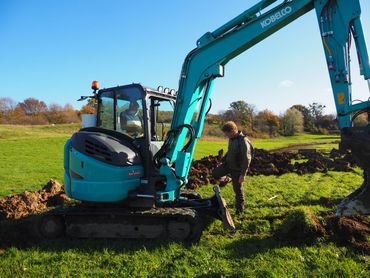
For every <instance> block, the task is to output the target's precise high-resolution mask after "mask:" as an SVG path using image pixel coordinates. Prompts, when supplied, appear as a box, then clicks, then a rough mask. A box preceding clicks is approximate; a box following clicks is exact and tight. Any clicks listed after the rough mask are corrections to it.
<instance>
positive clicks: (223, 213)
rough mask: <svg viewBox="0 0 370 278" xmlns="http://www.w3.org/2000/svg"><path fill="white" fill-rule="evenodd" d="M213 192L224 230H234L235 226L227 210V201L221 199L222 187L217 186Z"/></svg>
mask: <svg viewBox="0 0 370 278" xmlns="http://www.w3.org/2000/svg"><path fill="white" fill-rule="evenodd" d="M213 191H214V192H215V195H216V198H217V201H218V206H219V208H218V215H219V216H220V218H221V220H222V223H223V225H224V228H225V229H228V230H234V229H235V224H234V221H233V218H232V217H231V215H230V213H229V211H228V209H227V205H226V201H225V200H224V198H222V197H221V192H220V187H218V186H217V185H216V186H215V187H213Z"/></svg>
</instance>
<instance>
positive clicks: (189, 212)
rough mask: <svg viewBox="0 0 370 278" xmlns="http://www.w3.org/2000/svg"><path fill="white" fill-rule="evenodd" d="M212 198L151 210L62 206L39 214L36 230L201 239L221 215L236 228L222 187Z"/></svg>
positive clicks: (48, 233)
mask: <svg viewBox="0 0 370 278" xmlns="http://www.w3.org/2000/svg"><path fill="white" fill-rule="evenodd" d="M214 191H215V195H214V196H213V197H212V198H209V199H200V198H195V199H190V198H189V196H190V195H191V194H189V193H186V196H188V197H182V198H180V200H179V201H178V202H177V203H176V204H173V205H172V206H170V207H158V208H151V209H140V208H128V207H120V206H118V205H115V206H106V205H102V204H96V205H95V206H94V205H91V204H89V205H84V204H81V205H76V206H71V207H62V208H58V209H55V210H52V211H49V212H48V213H46V214H43V215H39V216H38V219H37V221H35V226H34V230H35V231H36V232H37V234H38V236H40V237H43V238H49V239H52V238H59V237H64V236H66V237H71V238H107V239H112V238H116V239H156V240H157V239H159V240H171V241H186V242H197V241H199V239H200V237H201V234H202V231H203V229H204V228H205V226H206V223H207V222H208V221H209V220H210V219H212V218H217V219H219V220H221V221H223V224H224V227H225V228H227V229H234V228H235V226H234V223H233V220H232V218H231V216H230V214H229V213H228V211H227V207H226V202H225V201H224V199H223V198H222V197H221V196H220V191H219V188H218V187H215V188H214Z"/></svg>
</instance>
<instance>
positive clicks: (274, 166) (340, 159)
mask: <svg viewBox="0 0 370 278" xmlns="http://www.w3.org/2000/svg"><path fill="white" fill-rule="evenodd" d="M222 156H223V150H220V151H219V153H218V155H217V156H213V155H210V156H207V157H204V158H202V159H200V160H195V161H193V164H192V167H191V169H190V174H189V183H188V188H191V189H196V188H198V187H200V186H203V185H207V184H209V183H211V184H219V185H221V186H222V185H223V184H222V181H221V180H215V179H214V178H213V177H212V171H213V169H214V168H215V167H217V165H219V164H221V163H222ZM302 159H303V160H305V161H304V162H298V161H297V162H295V163H292V160H302ZM355 166H356V163H355V161H354V159H353V157H352V155H351V154H350V153H345V154H341V153H340V152H339V151H338V150H336V149H333V150H332V151H331V152H330V153H324V152H319V151H316V150H300V151H298V152H297V153H291V152H269V151H266V150H263V149H255V155H254V158H253V160H252V163H251V165H250V169H249V171H248V175H250V176H255V175H265V176H269V175H276V176H279V175H282V174H286V173H297V174H298V175H304V174H308V173H316V172H322V173H326V172H327V171H342V172H343V171H344V172H349V171H352V170H353V167H355Z"/></svg>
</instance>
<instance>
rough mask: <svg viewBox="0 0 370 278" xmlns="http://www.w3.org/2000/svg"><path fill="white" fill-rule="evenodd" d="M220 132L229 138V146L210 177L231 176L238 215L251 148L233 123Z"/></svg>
mask: <svg viewBox="0 0 370 278" xmlns="http://www.w3.org/2000/svg"><path fill="white" fill-rule="evenodd" d="M221 130H222V131H223V133H224V134H225V136H226V137H227V138H229V146H228V151H227V153H226V155H225V157H224V159H223V160H224V162H223V163H222V164H221V165H219V166H218V167H216V168H215V169H214V171H213V173H212V175H213V177H214V178H216V179H220V178H221V177H224V176H226V175H230V176H231V180H232V184H233V188H234V192H235V207H236V213H237V214H240V213H241V212H242V211H243V210H244V193H243V183H244V181H245V176H246V175H247V171H248V168H249V165H250V162H251V160H252V156H253V146H252V144H251V142H250V141H249V139H248V138H247V137H246V136H245V135H243V133H242V132H240V131H238V127H237V125H236V124H235V123H234V122H232V121H230V122H227V123H226V124H224V126H223V127H222V129H221Z"/></svg>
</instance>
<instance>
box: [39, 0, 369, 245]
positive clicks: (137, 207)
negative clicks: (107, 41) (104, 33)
mask: <svg viewBox="0 0 370 278" xmlns="http://www.w3.org/2000/svg"><path fill="white" fill-rule="evenodd" d="M312 10H314V11H315V12H316V15H317V19H318V26H319V30H320V36H321V40H322V43H323V49H324V52H325V57H326V61H327V68H328V72H329V76H330V80H331V85H332V89H333V97H334V101H335V105H336V109H337V119H338V122H339V126H340V129H341V145H340V147H341V149H342V150H351V151H352V154H353V156H354V157H355V159H356V160H357V162H358V164H359V165H360V166H361V167H362V168H363V170H364V173H365V177H366V178H365V181H364V184H363V185H362V186H361V187H360V188H359V189H357V190H356V191H355V192H353V193H352V194H351V195H349V196H348V197H347V198H345V199H344V200H343V201H342V203H341V204H340V205H339V207H338V209H337V214H338V215H339V216H342V215H345V216H351V215H358V214H361V215H366V214H370V186H369V184H368V175H369V169H370V127H369V126H365V127H354V125H353V122H354V119H355V118H356V117H358V116H359V115H360V114H362V113H367V114H369V113H370V101H368V100H366V101H362V102H359V103H357V102H356V103H354V102H353V100H352V92H351V67H350V47H351V43H352V42H354V44H355V46H356V49H357V55H358V61H359V65H360V73H361V75H363V77H364V79H365V80H367V82H368V84H369V89H370V82H369V79H370V65H369V56H368V53H367V49H366V42H365V37H364V33H363V29H362V25H361V19H360V16H361V7H360V1H359V0H285V1H283V0H280V1H279V0H263V1H260V2H258V3H257V4H256V5H254V6H253V7H251V8H250V9H248V10H246V11H244V12H243V13H242V14H240V15H239V16H237V17H236V18H234V19H232V20H231V21H229V22H227V23H226V24H225V25H223V26H221V27H220V28H218V29H217V30H215V31H213V32H207V33H205V34H204V35H203V36H202V37H201V38H200V39H199V40H198V41H197V43H196V48H195V49H194V50H192V51H191V52H190V53H189V54H188V55H187V57H186V59H185V61H184V64H183V67H182V71H181V74H180V81H179V88H178V89H177V90H174V89H172V90H170V89H168V88H163V87H161V86H160V87H158V88H157V89H151V88H148V87H145V86H142V85H140V84H130V85H125V86H118V87H113V88H107V89H99V88H98V84H97V82H93V86H92V89H93V94H92V95H91V96H85V97H82V99H86V98H88V97H90V98H93V99H94V101H96V104H97V113H96V122H95V123H94V124H93V126H90V127H86V128H82V129H81V130H79V131H78V132H77V133H75V134H73V136H72V137H71V139H70V140H68V141H67V143H66V144H65V150H64V169H65V175H64V176H65V187H64V188H65V191H66V193H67V195H68V196H69V197H71V198H72V199H75V200H79V201H81V202H80V204H79V205H76V206H71V207H67V208H59V209H56V210H53V211H52V212H50V213H49V214H47V215H46V216H44V217H43V219H42V221H40V232H41V233H42V235H43V236H45V237H49V238H53V237H58V236H62V235H67V236H71V237H78V238H91V237H92V238H146V239H157V238H165V239H171V240H184V241H197V240H199V238H200V235H201V233H202V230H203V228H204V223H206V222H207V221H206V219H210V218H217V219H220V220H222V221H223V224H224V227H225V228H231V229H232V228H234V224H233V221H232V218H231V217H230V214H229V213H228V211H227V207H226V203H225V201H224V200H223V198H222V197H221V195H220V190H219V188H218V187H217V186H216V187H214V191H215V195H214V196H213V197H212V198H206V199H203V198H202V197H201V196H199V195H198V194H196V193H194V192H186V191H184V190H183V188H184V187H185V185H186V184H187V182H188V173H189V169H190V166H191V163H192V160H193V155H194V150H195V146H196V143H197V140H198V138H200V137H201V134H202V128H203V123H204V119H205V117H206V114H207V112H208V111H209V109H210V106H211V101H210V97H211V92H212V88H213V84H214V81H215V79H217V78H219V77H223V76H224V68H225V66H226V64H227V63H228V62H229V61H230V60H232V59H233V58H235V57H237V56H238V55H239V54H241V53H243V52H244V51H246V50H248V49H250V48H251V47H253V46H254V45H256V44H258V43H259V42H261V41H263V40H264V39H266V38H267V37H269V36H270V35H272V34H274V33H275V32H277V31H279V30H280V29H282V28H284V27H285V26H286V25H288V24H290V23H292V22H293V21H295V20H296V19H297V18H299V17H301V16H302V15H304V14H306V13H308V12H310V11H312Z"/></svg>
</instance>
